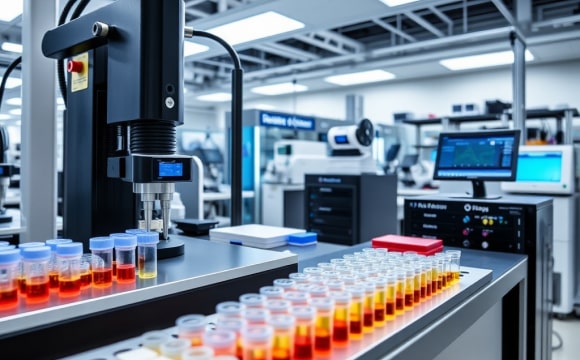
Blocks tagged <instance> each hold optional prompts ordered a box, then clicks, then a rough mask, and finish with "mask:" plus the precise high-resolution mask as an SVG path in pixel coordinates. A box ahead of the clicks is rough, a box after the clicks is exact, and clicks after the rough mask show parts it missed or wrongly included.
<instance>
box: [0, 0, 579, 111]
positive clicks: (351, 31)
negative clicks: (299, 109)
mask: <svg viewBox="0 0 580 360" xmlns="http://www.w3.org/2000/svg"><path fill="white" fill-rule="evenodd" d="M5 1H6V0H5ZM61 2H64V1H61ZM109 2H110V0H93V1H92V2H91V4H90V5H89V7H88V8H87V10H86V11H90V10H91V9H92V8H94V7H98V6H102V5H104V4H107V3H109ZM184 3H185V12H186V22H187V25H189V26H193V27H194V28H196V29H199V30H207V29H211V28H214V27H216V26H219V25H223V24H226V23H229V22H232V21H235V20H238V19H242V18H247V17H249V16H252V15H255V14H260V13H263V12H266V11H276V12H278V13H280V14H282V15H285V16H288V17H291V18H293V19H296V20H298V21H301V22H302V23H304V24H305V26H304V27H303V28H301V29H299V30H294V31H292V32H288V33H284V34H280V35H275V36H271V37H269V38H266V39H261V40H256V41H251V42H247V43H243V44H239V45H237V46H235V48H236V50H237V52H238V54H239V56H240V58H241V61H242V66H243V68H244V85H245V89H246V90H245V92H244V96H245V99H253V98H257V97H259V96H262V95H257V94H254V93H253V92H252V91H251V88H252V87H255V86H259V85H265V84H277V83H281V82H296V83H300V84H304V85H307V86H308V87H309V89H310V90H311V91H319V90H326V89H330V88H336V86H337V85H332V84H329V83H327V82H325V81H324V80H323V79H324V77H326V76H329V75H333V74H340V73H348V72H354V71H360V70H371V69H384V70H387V71H389V72H391V73H393V74H395V76H396V79H399V80H400V79H411V78H416V77H426V76H438V75H443V74H448V73H449V70H447V69H446V68H444V67H443V66H441V65H440V64H439V62H438V61H439V60H440V59H443V58H449V57H455V56H463V55H470V54H477V53H485V52H491V51H499V50H509V49H510V41H509V33H510V32H511V31H516V32H517V33H518V34H519V35H520V36H521V37H523V38H524V39H525V42H526V44H527V48H528V49H529V50H530V51H531V52H532V53H533V55H534V57H535V59H534V61H533V63H537V64H540V63H546V62H554V61H562V60H572V59H580V0H561V1H548V0H461V1H450V0H422V1H417V2H414V3H410V4H407V5H401V6H396V7H388V6H386V5H385V4H383V3H382V2H380V1H379V0H356V1H353V0H185V1H184ZM516 18H518V19H519V21H516V20H515V19H516ZM20 22H21V19H20V17H19V18H17V19H15V20H14V21H12V22H11V23H2V22H1V21H0V39H1V40H0V41H7V40H9V41H15V42H19V41H20V30H21V28H20ZM192 41H194V42H198V43H200V44H205V45H207V46H209V47H210V48H209V50H208V51H206V52H203V53H200V54H196V55H192V56H189V57H187V58H186V59H185V79H184V80H185V83H186V88H187V89H188V95H187V96H188V103H189V104H191V103H193V104H196V105H200V106H201V105H203V106H208V103H202V102H198V101H197V100H196V96H198V95H200V94H206V93H212V92H216V91H222V92H228V91H229V89H230V79H231V69H232V65H231V64H232V63H231V61H230V59H229V58H228V57H227V56H226V53H225V51H224V50H223V49H222V48H221V47H220V46H219V45H217V44H215V43H210V42H208V41H207V40H205V39H192ZM16 56H18V54H14V53H8V52H4V51H0V66H6V65H7V64H8V63H9V62H10V61H11V60H12V59H14V58H15V57H16ZM0 72H2V71H1V70H0ZM395 81H396V80H395ZM8 97H9V95H5V99H6V98H8ZM2 107H3V110H8V109H10V106H7V105H6V104H3V106H2Z"/></svg>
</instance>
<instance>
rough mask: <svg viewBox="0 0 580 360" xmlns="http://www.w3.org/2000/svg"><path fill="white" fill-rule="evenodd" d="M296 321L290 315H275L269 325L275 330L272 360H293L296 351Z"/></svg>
mask: <svg viewBox="0 0 580 360" xmlns="http://www.w3.org/2000/svg"><path fill="white" fill-rule="evenodd" d="M295 323H296V321H295V320H294V317H292V316H290V315H274V316H272V317H271V318H270V320H269V321H268V325H270V326H272V329H274V337H273V341H272V360H291V359H292V356H293V351H294V327H295Z"/></svg>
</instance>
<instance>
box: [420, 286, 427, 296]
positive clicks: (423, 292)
mask: <svg viewBox="0 0 580 360" xmlns="http://www.w3.org/2000/svg"><path fill="white" fill-rule="evenodd" d="M426 297H427V285H425V286H421V299H425V298H426Z"/></svg>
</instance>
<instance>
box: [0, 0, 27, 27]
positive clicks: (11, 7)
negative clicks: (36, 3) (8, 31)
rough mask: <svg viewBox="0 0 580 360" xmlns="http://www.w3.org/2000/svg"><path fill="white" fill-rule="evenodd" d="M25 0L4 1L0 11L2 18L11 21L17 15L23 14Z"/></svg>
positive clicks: (0, 18)
mask: <svg viewBox="0 0 580 360" xmlns="http://www.w3.org/2000/svg"><path fill="white" fill-rule="evenodd" d="M22 1H23V0H4V1H2V11H0V20H1V21H5V22H10V21H12V20H14V19H15V18H16V17H17V16H20V15H22Z"/></svg>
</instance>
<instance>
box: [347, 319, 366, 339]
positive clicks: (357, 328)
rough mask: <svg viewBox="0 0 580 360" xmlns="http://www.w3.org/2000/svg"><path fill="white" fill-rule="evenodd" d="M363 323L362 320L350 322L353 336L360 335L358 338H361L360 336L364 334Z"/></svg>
mask: <svg viewBox="0 0 580 360" xmlns="http://www.w3.org/2000/svg"><path fill="white" fill-rule="evenodd" d="M362 325H363V323H362V319H361V320H351V321H350V333H351V334H352V335H355V336H356V335H359V336H358V337H357V338H360V335H361V334H362V332H363V326H362Z"/></svg>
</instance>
